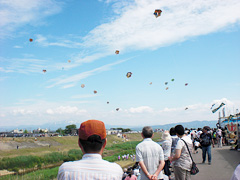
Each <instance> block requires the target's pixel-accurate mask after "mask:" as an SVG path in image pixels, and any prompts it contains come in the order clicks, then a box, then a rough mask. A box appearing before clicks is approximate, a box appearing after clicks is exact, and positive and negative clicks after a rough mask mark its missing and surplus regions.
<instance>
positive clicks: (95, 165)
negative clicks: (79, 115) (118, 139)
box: [58, 120, 123, 180]
mask: <svg viewBox="0 0 240 180" xmlns="http://www.w3.org/2000/svg"><path fill="white" fill-rule="evenodd" d="M78 144H79V147H80V148H81V150H82V152H83V157H82V159H81V160H78V161H71V162H65V163H63V164H62V165H61V166H60V168H59V171H58V180H65V179H67V180H72V179H74V180H82V179H86V180H92V179H94V180H119V179H122V175H123V171H122V168H121V167H120V166H119V165H118V164H116V163H110V162H108V161H105V160H103V159H102V153H103V150H104V148H105V146H106V144H107V138H106V128H105V125H104V123H103V122H102V121H98V120H88V121H85V122H83V123H82V124H81V126H80V128H79V140H78Z"/></svg>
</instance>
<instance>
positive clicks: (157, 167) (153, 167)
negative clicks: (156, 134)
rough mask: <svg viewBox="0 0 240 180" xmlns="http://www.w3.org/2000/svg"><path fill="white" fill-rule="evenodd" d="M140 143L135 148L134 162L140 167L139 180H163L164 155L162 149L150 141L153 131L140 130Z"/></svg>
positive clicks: (147, 129) (146, 127) (147, 127)
mask: <svg viewBox="0 0 240 180" xmlns="http://www.w3.org/2000/svg"><path fill="white" fill-rule="evenodd" d="M141 135H142V137H143V138H144V139H143V141H142V142H141V143H139V144H138V145H137V146H136V162H139V165H140V167H141V171H140V175H141V180H149V179H163V178H164V177H163V173H162V169H163V167H164V164H165V162H164V155H163V150H162V147H161V146H160V145H159V144H158V143H156V142H154V141H153V140H152V137H153V129H152V128H151V127H150V126H145V127H144V128H143V129H142V134H141Z"/></svg>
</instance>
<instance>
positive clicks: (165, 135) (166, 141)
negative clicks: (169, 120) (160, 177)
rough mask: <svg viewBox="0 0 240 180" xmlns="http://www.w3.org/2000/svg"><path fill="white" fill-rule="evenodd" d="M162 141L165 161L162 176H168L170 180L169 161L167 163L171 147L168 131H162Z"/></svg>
mask: <svg viewBox="0 0 240 180" xmlns="http://www.w3.org/2000/svg"><path fill="white" fill-rule="evenodd" d="M162 139H163V140H164V141H163V143H162V149H163V153H164V161H165V165H164V168H163V169H164V174H165V175H166V176H168V178H169V179H171V171H170V169H169V168H170V161H169V159H168V158H169V157H170V156H171V147H172V138H171V136H170V134H169V131H164V133H163V135H162Z"/></svg>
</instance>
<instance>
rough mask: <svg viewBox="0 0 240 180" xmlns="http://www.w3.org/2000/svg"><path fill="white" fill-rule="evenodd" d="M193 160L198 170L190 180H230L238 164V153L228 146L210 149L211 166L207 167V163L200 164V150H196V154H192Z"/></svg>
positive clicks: (239, 158) (239, 157)
mask: <svg viewBox="0 0 240 180" xmlns="http://www.w3.org/2000/svg"><path fill="white" fill-rule="evenodd" d="M193 159H194V161H195V162H196V164H197V167H198V168H199V173H198V174H197V175H194V176H192V178H191V179H192V180H230V179H231V177H232V174H233V172H234V170H235V168H236V167H237V165H238V164H239V163H240V152H238V151H235V150H230V146H223V148H217V147H215V148H212V164H211V165H208V163H205V164H201V162H202V150H201V149H198V154H193ZM206 162H207V160H206Z"/></svg>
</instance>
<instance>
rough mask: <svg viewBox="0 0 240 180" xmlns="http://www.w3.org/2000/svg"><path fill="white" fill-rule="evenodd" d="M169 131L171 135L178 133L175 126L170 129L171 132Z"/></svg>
mask: <svg viewBox="0 0 240 180" xmlns="http://www.w3.org/2000/svg"><path fill="white" fill-rule="evenodd" d="M169 133H170V135H171V136H174V135H176V132H175V128H174V127H172V128H171V129H170V132H169Z"/></svg>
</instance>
